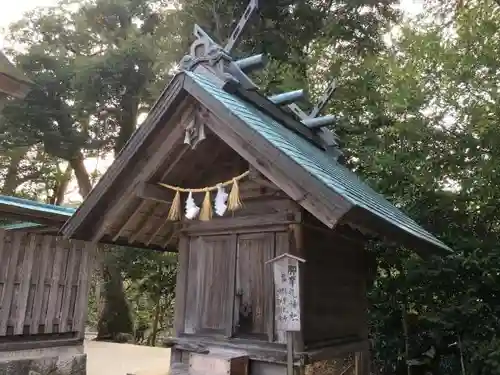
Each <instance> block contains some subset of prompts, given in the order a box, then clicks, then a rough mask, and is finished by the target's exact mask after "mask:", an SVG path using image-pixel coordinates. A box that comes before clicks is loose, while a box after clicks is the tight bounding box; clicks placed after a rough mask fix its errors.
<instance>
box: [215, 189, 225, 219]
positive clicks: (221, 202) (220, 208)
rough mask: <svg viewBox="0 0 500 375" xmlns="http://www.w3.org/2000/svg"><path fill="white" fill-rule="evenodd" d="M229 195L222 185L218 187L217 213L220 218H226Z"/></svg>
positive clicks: (216, 198) (216, 197)
mask: <svg viewBox="0 0 500 375" xmlns="http://www.w3.org/2000/svg"><path fill="white" fill-rule="evenodd" d="M228 196H229V195H228V194H227V193H226V189H225V188H224V186H222V185H218V186H217V195H216V196H215V203H214V206H215V213H216V214H217V215H219V216H224V214H225V213H226V211H227V198H228Z"/></svg>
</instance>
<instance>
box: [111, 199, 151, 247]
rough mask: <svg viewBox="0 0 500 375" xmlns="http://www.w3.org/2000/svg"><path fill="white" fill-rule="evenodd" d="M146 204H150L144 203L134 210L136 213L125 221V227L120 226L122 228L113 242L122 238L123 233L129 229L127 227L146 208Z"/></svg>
mask: <svg viewBox="0 0 500 375" xmlns="http://www.w3.org/2000/svg"><path fill="white" fill-rule="evenodd" d="M146 204H148V202H147V201H142V202H141V204H140V205H139V206H138V207H137V208H136V209H135V210H134V212H132V215H130V216H129V217H128V219H127V220H126V221H125V223H123V225H122V226H120V228H119V229H118V232H116V234H115V235H114V236H113V241H116V240H117V239H118V238H120V236H121V235H122V234H123V231H124V230H125V229H126V228H127V226H128V225H129V224H130V223H131V222H132V221H134V220H135V218H136V217H137V215H138V214H139V212H141V210H142V209H143V208H144V207H145V206H146Z"/></svg>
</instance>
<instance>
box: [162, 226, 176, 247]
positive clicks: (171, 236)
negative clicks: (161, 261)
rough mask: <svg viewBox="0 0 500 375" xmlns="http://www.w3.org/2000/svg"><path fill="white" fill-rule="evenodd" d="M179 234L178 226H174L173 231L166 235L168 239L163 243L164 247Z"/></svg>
mask: <svg viewBox="0 0 500 375" xmlns="http://www.w3.org/2000/svg"><path fill="white" fill-rule="evenodd" d="M178 235H179V230H178V229H177V228H172V231H171V232H170V233H169V234H168V236H167V237H166V241H165V242H164V243H163V248H165V249H166V248H167V247H168V245H171V244H172V240H173V239H174V238H175V237H177V236H178Z"/></svg>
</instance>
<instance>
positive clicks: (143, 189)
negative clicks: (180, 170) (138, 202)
mask: <svg viewBox="0 0 500 375" xmlns="http://www.w3.org/2000/svg"><path fill="white" fill-rule="evenodd" d="M135 194H136V196H137V197H139V198H141V199H145V200H150V201H157V202H163V203H172V201H173V199H174V194H173V193H172V192H171V191H170V190H168V189H166V188H163V187H161V186H160V185H156V184H151V183H147V182H143V183H140V184H139V185H137V188H136V190H135Z"/></svg>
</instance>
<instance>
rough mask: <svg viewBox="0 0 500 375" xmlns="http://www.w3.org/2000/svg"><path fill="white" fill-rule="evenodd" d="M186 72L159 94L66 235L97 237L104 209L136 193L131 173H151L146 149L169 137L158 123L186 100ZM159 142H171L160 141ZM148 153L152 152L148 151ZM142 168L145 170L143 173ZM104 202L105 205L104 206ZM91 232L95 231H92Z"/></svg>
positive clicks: (69, 224)
mask: <svg viewBox="0 0 500 375" xmlns="http://www.w3.org/2000/svg"><path fill="white" fill-rule="evenodd" d="M184 79H185V77H184V75H182V74H178V75H176V76H175V77H174V78H173V79H172V81H171V82H170V84H169V85H168V86H167V88H166V89H165V90H164V91H163V93H162V94H161V95H160V97H159V99H158V100H157V101H156V103H155V105H154V106H153V108H152V109H151V111H150V113H149V115H148V117H147V118H146V120H145V121H144V123H143V124H142V125H141V126H140V127H139V128H138V129H136V131H135V132H134V134H133V135H132V137H131V138H130V140H129V141H128V142H127V144H126V145H125V147H124V148H123V150H122V151H121V152H120V153H119V154H118V156H117V158H116V160H115V161H114V163H113V164H112V166H111V167H110V168H109V169H108V171H107V172H106V173H105V174H104V176H103V177H102V178H101V179H100V181H99V183H98V184H97V186H96V187H95V188H94V189H92V191H91V192H90V194H89V195H88V196H87V197H86V198H85V200H84V201H83V203H82V204H81V205H80V207H79V208H78V209H77V211H76V212H75V214H74V215H73V217H72V218H71V219H70V220H68V222H66V224H65V225H64V226H63V227H62V228H61V232H62V234H63V235H64V236H66V237H72V238H80V239H83V238H85V239H86V240H94V238H95V237H97V235H98V234H97V233H96V231H97V229H96V227H98V226H103V225H105V219H107V218H105V217H104V216H105V215H104V214H103V211H106V210H105V208H108V207H109V208H111V207H112V206H116V205H117V204H118V203H119V202H120V201H122V202H123V201H124V200H126V199H127V198H129V197H130V196H132V195H133V194H134V191H135V189H136V188H137V186H135V185H132V184H131V181H130V176H131V175H132V176H133V175H134V173H135V174H136V175H141V176H144V175H145V174H152V173H153V172H154V171H152V170H151V169H149V168H148V169H146V168H147V165H146V164H147V162H146V160H145V158H146V157H147V156H146V155H145V152H146V151H147V148H148V147H147V146H148V145H149V144H151V143H153V141H154V140H155V139H156V140H158V139H159V137H166V136H167V135H168V133H169V130H170V129H169V128H168V127H167V126H164V127H163V128H160V127H158V126H157V125H158V124H159V123H163V124H165V123H167V122H168V120H169V119H170V118H171V117H172V116H174V114H175V113H176V108H178V107H179V105H180V103H182V102H183V101H184V99H185V98H186V96H187V94H186V92H185V91H183V89H182V88H183V83H184ZM160 146H168V145H165V144H163V143H162V144H161V145H160ZM148 156H149V155H148ZM141 172H142V173H141ZM102 205H105V207H103V206H102ZM90 233H91V234H92V235H90Z"/></svg>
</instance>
